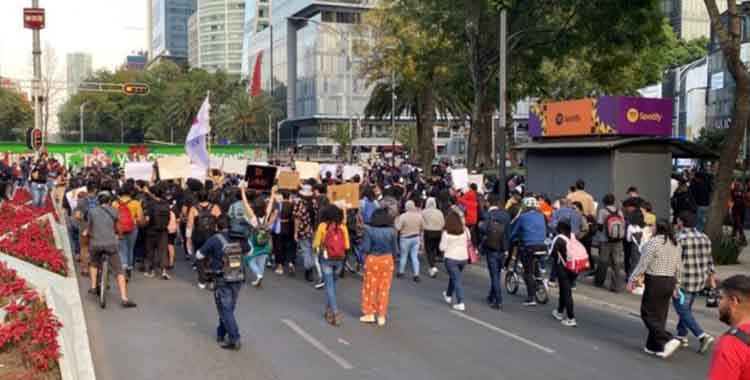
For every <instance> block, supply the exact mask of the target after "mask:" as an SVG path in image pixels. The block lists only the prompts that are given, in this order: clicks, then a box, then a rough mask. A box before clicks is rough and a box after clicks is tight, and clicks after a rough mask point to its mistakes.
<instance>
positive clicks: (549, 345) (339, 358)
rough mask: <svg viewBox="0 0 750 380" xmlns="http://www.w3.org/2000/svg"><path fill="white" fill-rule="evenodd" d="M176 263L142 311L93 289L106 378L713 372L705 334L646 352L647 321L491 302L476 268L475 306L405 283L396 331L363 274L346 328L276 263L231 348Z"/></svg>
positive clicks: (153, 287) (140, 282) (247, 294)
mask: <svg viewBox="0 0 750 380" xmlns="http://www.w3.org/2000/svg"><path fill="white" fill-rule="evenodd" d="M177 266H178V267H177V269H176V274H175V276H174V278H173V279H172V280H171V281H164V280H161V279H149V278H146V277H144V276H143V275H142V274H141V273H137V274H135V275H134V278H133V281H131V283H130V292H131V297H132V298H133V300H135V301H136V302H137V303H138V308H136V309H122V308H120V307H119V304H117V303H116V299H117V296H116V292H115V289H112V292H111V293H110V294H111V301H112V302H110V306H109V307H108V308H107V309H105V310H102V309H100V308H99V306H98V304H97V303H96V301H95V299H94V298H93V297H92V296H89V295H87V294H85V292H84V294H85V297H86V299H85V300H84V309H85V315H86V319H87V323H88V329H89V334H90V340H91V347H92V350H93V358H94V364H95V367H96V374H97V378H98V379H100V380H114V379H123V380H135V379H180V380H191V379H201V380H203V379H307V380H310V379H313V380H314V379H332V380H337V379H342V380H344V379H346V380H350V379H398V380H403V379H410V380H421V379H425V380H426V379H544V380H557V379H560V380H562V379H623V380H632V379H664V380H668V379H674V380H678V379H679V380H688V379H705V378H706V372H707V368H708V363H709V359H710V355H708V354H707V355H704V356H702V355H698V354H696V353H695V352H694V349H695V347H696V344H697V343H696V342H695V341H691V347H690V349H689V350H688V349H683V350H681V351H678V352H677V353H676V354H675V355H674V356H673V357H672V358H670V359H669V360H667V361H664V360H661V359H656V358H654V357H650V356H647V355H646V354H645V353H644V352H643V351H642V346H643V344H644V342H645V336H646V330H645V328H644V327H643V324H642V323H641V322H640V320H639V319H637V318H634V317H633V316H632V315H626V314H627V313H623V312H618V311H615V310H611V309H607V308H603V307H599V306H594V305H590V304H588V303H586V302H583V301H582V302H578V303H577V304H576V317H577V320H578V327H576V328H566V327H562V326H561V325H560V323H559V322H557V321H556V320H554V319H553V318H552V316H551V311H552V307H553V305H556V304H557V300H556V297H554V299H553V300H552V301H551V302H550V303H549V304H548V305H544V306H537V307H535V308H524V307H522V306H521V305H520V302H521V301H522V298H521V297H520V296H508V295H506V296H505V307H504V310H503V311H495V310H492V309H490V308H489V307H487V306H485V305H484V303H483V300H484V296H485V295H486V291H487V286H488V281H487V278H486V276H485V275H483V273H482V272H481V271H476V270H475V271H470V272H465V274H466V275H465V278H464V283H465V288H466V297H467V300H466V304H467V310H466V312H465V313H460V312H455V311H453V310H451V309H450V307H449V306H448V305H446V304H445V303H444V302H443V300H442V296H441V291H443V290H444V288H445V287H446V286H447V281H448V280H447V276H446V275H445V273H444V272H441V273H440V274H439V275H438V277H437V279H434V280H433V279H429V278H424V279H423V281H422V282H421V283H415V282H413V281H412V280H411V279H403V280H395V279H394V285H393V289H392V293H391V308H390V312H389V314H390V315H389V319H388V323H387V325H386V326H385V327H376V326H374V325H362V324H360V323H359V321H358V318H359V316H360V314H359V300H360V295H359V292H360V287H361V284H362V282H361V280H360V279H358V278H352V277H351V276H349V277H347V278H346V279H344V280H342V281H341V282H339V287H338V291H339V294H338V302H339V305H340V308H341V309H342V311H343V312H344V315H345V317H344V322H343V325H342V326H341V327H339V328H336V327H331V326H328V325H327V324H326V323H325V321H324V320H323V317H322V312H323V308H324V304H325V293H324V292H323V291H322V290H315V289H314V288H313V287H312V286H310V285H309V284H308V283H306V282H304V279H302V278H301V277H302V276H300V275H298V276H297V277H296V278H290V277H287V276H283V277H281V276H278V275H276V274H275V273H273V272H270V271H267V272H266V278H265V280H264V282H263V288H262V289H255V288H252V287H250V286H245V287H243V289H242V291H241V294H240V299H239V302H238V307H237V313H236V315H237V318H238V321H239V325H240V328H241V334H242V343H243V348H242V350H241V351H239V352H233V351H225V350H222V349H220V348H219V347H218V345H217V344H216V343H215V338H214V335H215V328H216V324H217V315H216V310H215V306H214V301H213V295H212V293H210V292H208V291H206V290H200V289H198V288H197V287H196V285H195V275H194V272H192V270H191V269H190V268H189V267H188V265H187V264H186V263H185V261H183V260H182V259H181V257H180V258H178V264H177ZM85 280H88V279H85ZM81 284H82V287H86V286H87V285H86V284H88V282H87V281H81ZM84 290H85V289H84ZM521 292H524V289H522V290H521ZM574 297H575V293H574Z"/></svg>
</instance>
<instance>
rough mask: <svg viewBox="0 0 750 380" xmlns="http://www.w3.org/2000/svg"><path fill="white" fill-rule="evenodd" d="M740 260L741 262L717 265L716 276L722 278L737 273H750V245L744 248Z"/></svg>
mask: <svg viewBox="0 0 750 380" xmlns="http://www.w3.org/2000/svg"><path fill="white" fill-rule="evenodd" d="M738 260H739V262H740V263H739V264H735V265H721V266H717V267H716V277H717V278H718V279H719V280H722V279H725V278H729V277H731V276H734V275H736V274H744V275H750V245H748V246H745V247H744V248H742V252H740V257H739V259H738Z"/></svg>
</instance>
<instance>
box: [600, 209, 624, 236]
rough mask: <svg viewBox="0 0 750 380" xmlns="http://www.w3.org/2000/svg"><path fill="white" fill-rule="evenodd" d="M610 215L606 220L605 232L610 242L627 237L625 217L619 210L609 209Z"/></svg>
mask: <svg viewBox="0 0 750 380" xmlns="http://www.w3.org/2000/svg"><path fill="white" fill-rule="evenodd" d="M607 212H608V213H609V215H607V219H605V220H604V228H605V230H604V232H605V233H606V234H607V239H609V241H610V242H615V241H621V240H622V239H624V238H625V218H623V217H622V215H620V213H619V212H618V211H615V212H612V211H609V210H607Z"/></svg>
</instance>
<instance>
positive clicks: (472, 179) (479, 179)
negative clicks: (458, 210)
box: [469, 174, 484, 194]
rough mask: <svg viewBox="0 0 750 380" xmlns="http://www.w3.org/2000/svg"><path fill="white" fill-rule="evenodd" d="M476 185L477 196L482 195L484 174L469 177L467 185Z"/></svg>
mask: <svg viewBox="0 0 750 380" xmlns="http://www.w3.org/2000/svg"><path fill="white" fill-rule="evenodd" d="M472 183H474V184H476V185H477V191H478V192H479V194H484V174H471V175H469V184H472Z"/></svg>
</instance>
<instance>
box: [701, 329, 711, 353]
mask: <svg viewBox="0 0 750 380" xmlns="http://www.w3.org/2000/svg"><path fill="white" fill-rule="evenodd" d="M700 342H701V346H700V348H699V349H698V353H701V354H705V353H706V352H707V351H708V349H709V348H711V344H713V342H714V337H712V336H711V335H708V334H706V333H704V334H703V336H702V337H701V338H700Z"/></svg>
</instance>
